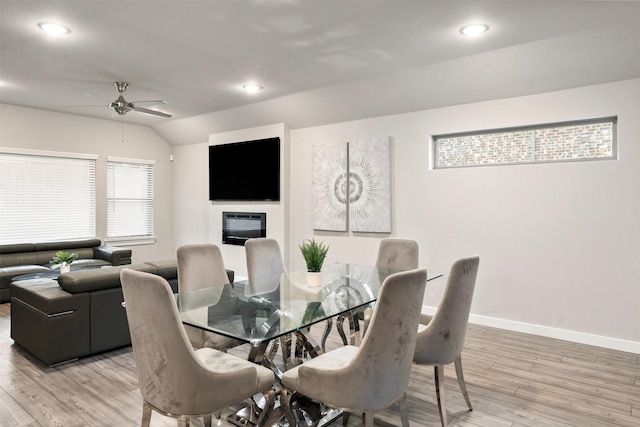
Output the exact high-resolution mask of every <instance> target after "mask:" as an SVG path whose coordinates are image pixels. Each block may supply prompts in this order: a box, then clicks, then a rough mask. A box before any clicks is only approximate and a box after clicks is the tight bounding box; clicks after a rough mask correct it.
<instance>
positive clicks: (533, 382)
mask: <svg viewBox="0 0 640 427" xmlns="http://www.w3.org/2000/svg"><path fill="white" fill-rule="evenodd" d="M335 335H336V336H337V334H335ZM330 345H331V346H336V345H337V341H335V340H334V341H333V342H332V343H331V344H330ZM330 348H332V347H330ZM234 353H237V354H239V355H246V354H247V353H246V348H243V347H240V348H238V349H235V350H234ZM463 366H464V373H465V378H466V381H467V387H468V390H469V394H470V396H471V401H472V403H473V406H474V411H473V412H469V411H468V410H467V408H466V404H465V402H464V399H463V398H462V395H461V393H460V389H459V388H458V384H457V381H456V379H455V371H454V369H453V367H447V368H446V383H447V386H446V390H447V399H448V400H447V408H448V413H449V418H450V420H449V421H450V425H455V426H470V427H501V426H512V427H524V426H554V427H556V426H557V427H563V426H576V427H578V426H579V427H585V426H586V427H589V426H594V427H595V426H597V427H601V426H640V355H637V354H630V353H623V352H619V351H612V350H606V349H602V348H597V347H590V346H586V345H581V344H575V343H570V342H565V341H559V340H553V339H547V338H541V337H537V336H532V335H525V334H520V333H514V332H508V331H503V330H499V329H492V328H486V327H481V326H474V325H470V327H469V332H468V334H467V341H466V348H465V351H464V352H463ZM409 387H410V390H409V394H408V400H409V413H410V418H411V425H412V426H413V427H427V426H439V425H440V421H439V418H438V416H437V407H436V401H435V391H434V386H433V375H432V370H431V369H430V368H423V367H418V366H416V367H415V368H414V370H413V373H412V377H411V383H410V386H409ZM141 408H142V401H141V397H140V392H139V390H138V387H137V377H136V371H135V364H134V361H133V354H132V352H131V348H130V347H127V348H124V349H120V350H116V351H112V352H109V353H105V354H102V355H99V356H94V357H89V358H86V359H82V360H80V361H77V362H73V363H68V364H65V365H62V366H58V367H55V368H49V367H47V366H44V365H42V364H41V363H39V362H38V361H37V360H35V359H34V358H33V357H31V356H30V355H29V354H28V353H26V351H24V350H23V349H22V348H20V347H18V346H16V345H14V344H13V341H12V340H11V338H10V304H0V426H2V427H8V426H57V427H62V426H118V427H119V426H136V425H139V422H140V415H141ZM226 413H229V411H227V412H226ZM334 424H335V425H342V422H341V421H337V422H335V423H334ZM151 425H152V426H156V427H157V426H172V427H173V426H175V425H176V422H175V420H173V419H170V418H166V417H163V416H160V415H158V414H155V413H154V414H153V416H152V418H151ZM192 425H194V426H202V422H201V421H198V422H194V423H192ZM220 425H223V426H227V425H230V424H229V423H227V422H226V421H225V420H224V417H223V420H221V423H220ZM359 425H361V421H360V419H359V418H358V417H351V420H350V423H349V426H350V427H351V426H359ZM375 425H376V426H399V425H400V420H399V417H398V415H397V412H396V408H394V407H391V408H390V409H389V410H387V411H383V412H380V413H378V414H377V415H376V420H375Z"/></svg>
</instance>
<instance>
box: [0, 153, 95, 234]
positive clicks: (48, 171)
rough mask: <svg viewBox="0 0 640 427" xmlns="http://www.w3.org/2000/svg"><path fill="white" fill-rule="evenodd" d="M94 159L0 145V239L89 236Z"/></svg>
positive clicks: (92, 222)
mask: <svg viewBox="0 0 640 427" xmlns="http://www.w3.org/2000/svg"><path fill="white" fill-rule="evenodd" d="M96 158H97V156H90V155H83V154H73V153H51V152H41V151H32V150H17V149H15V150H12V149H6V148H5V149H3V150H2V151H1V152H0V243H2V244H9V243H30V242H47V241H55V240H74V239H86V238H94V237H95V236H96Z"/></svg>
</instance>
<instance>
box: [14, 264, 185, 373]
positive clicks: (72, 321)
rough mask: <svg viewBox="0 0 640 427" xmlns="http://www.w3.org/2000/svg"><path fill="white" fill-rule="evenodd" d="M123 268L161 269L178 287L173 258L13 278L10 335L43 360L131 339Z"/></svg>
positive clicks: (67, 358)
mask: <svg viewBox="0 0 640 427" xmlns="http://www.w3.org/2000/svg"><path fill="white" fill-rule="evenodd" d="M123 268H131V269H135V270H139V271H145V272H148V273H153V274H157V275H160V276H162V277H164V278H165V279H166V280H167V281H168V282H169V284H170V285H171V286H172V288H173V290H174V292H176V291H177V287H178V274H177V264H176V261H175V260H169V261H155V262H145V263H140V264H129V265H123V266H117V267H107V268H98V269H86V270H76V271H71V272H69V273H64V274H61V275H60V276H59V277H58V278H57V280H56V279H52V278H40V279H31V280H17V281H14V282H12V283H11V338H12V339H13V340H14V341H15V343H16V344H18V345H20V346H21V347H24V348H25V349H27V350H28V351H29V352H30V353H31V354H33V355H34V356H36V357H37V358H38V359H40V360H41V361H42V362H44V363H46V364H47V365H55V364H59V363H63V362H67V361H71V360H75V359H78V358H81V357H86V356H89V355H93V354H97V353H101V352H104V351H108V350H113V349H116V348H119V347H124V346H128V345H130V344H131V337H130V335H129V326H128V323H127V316H126V312H125V309H124V308H123V307H122V302H123V301H124V298H123V295H122V288H121V285H120V270H122V269H123Z"/></svg>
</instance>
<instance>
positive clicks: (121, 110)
mask: <svg viewBox="0 0 640 427" xmlns="http://www.w3.org/2000/svg"><path fill="white" fill-rule="evenodd" d="M113 84H114V85H116V89H118V93H119V94H120V96H118V99H116V100H115V101H112V102H110V103H109V108H111V109H113V110H114V111H115V112H116V113H118V114H119V115H121V116H124V115H125V114H127V113H128V112H129V111H132V110H133V111H137V112H139V113H145V114H153V115H154V116H160V117H171V114H167V113H163V112H162V111H157V110H150V109H148V108H143V107H141V106H140V104H166V102H165V101H164V100H162V99H160V100H155V101H134V102H129V101H127V100H126V99H124V92H125V91H126V90H127V87H129V83H126V82H114V83H113Z"/></svg>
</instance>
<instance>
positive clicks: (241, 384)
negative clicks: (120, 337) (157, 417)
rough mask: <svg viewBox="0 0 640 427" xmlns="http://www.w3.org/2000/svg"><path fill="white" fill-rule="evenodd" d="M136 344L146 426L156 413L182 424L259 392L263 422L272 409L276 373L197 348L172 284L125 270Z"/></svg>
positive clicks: (123, 278) (126, 296) (208, 423)
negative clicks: (188, 335)
mask: <svg viewBox="0 0 640 427" xmlns="http://www.w3.org/2000/svg"><path fill="white" fill-rule="evenodd" d="M120 280H121V282H122V291H123V293H124V299H125V306H126V310H127V318H128V322H129V329H130V331H131V345H132V346H133V356H134V359H135V362H136V370H137V372H138V381H139V387H140V393H141V394H142V399H143V408H142V424H141V425H142V426H143V427H144V426H149V423H150V420H151V413H152V410H155V411H156V412H158V413H161V414H163V415H167V416H171V417H174V418H177V420H178V425H179V426H188V425H189V420H190V419H193V418H199V417H203V418H204V421H205V425H206V426H207V427H210V426H211V419H212V414H214V413H218V412H220V411H221V410H222V409H224V408H227V407H229V406H231V405H234V404H237V403H240V402H242V401H244V400H246V399H248V398H250V397H252V396H253V395H254V394H257V393H263V394H264V396H265V397H266V404H265V408H264V410H263V411H262V412H261V415H260V419H259V421H260V422H262V421H263V420H264V419H266V417H268V415H269V412H270V411H271V409H272V408H273V402H274V399H275V391H274V389H273V382H274V375H273V372H272V371H271V370H269V369H267V368H265V367H262V366H258V365H255V364H253V363H251V362H248V361H246V360H243V359H241V358H239V357H236V356H232V355H229V354H226V353H223V352H221V351H218V350H215V349H212V348H202V349H199V350H194V349H193V347H192V346H191V344H190V343H189V340H188V338H187V335H186V333H185V331H184V328H183V326H182V322H181V320H180V315H179V313H178V308H177V305H176V301H175V298H174V296H173V294H172V291H171V287H170V286H169V283H167V281H166V280H165V279H164V278H162V277H160V276H157V275H154V274H150V273H144V272H140V271H135V270H130V269H126V268H125V269H123V270H122V271H121V273H120Z"/></svg>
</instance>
